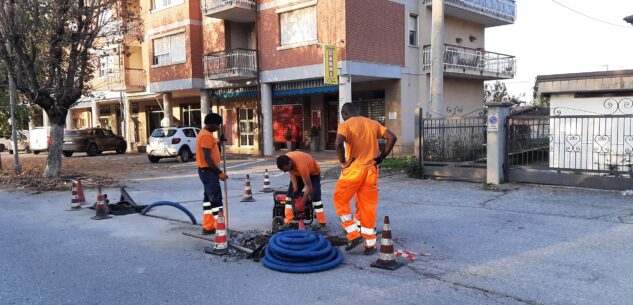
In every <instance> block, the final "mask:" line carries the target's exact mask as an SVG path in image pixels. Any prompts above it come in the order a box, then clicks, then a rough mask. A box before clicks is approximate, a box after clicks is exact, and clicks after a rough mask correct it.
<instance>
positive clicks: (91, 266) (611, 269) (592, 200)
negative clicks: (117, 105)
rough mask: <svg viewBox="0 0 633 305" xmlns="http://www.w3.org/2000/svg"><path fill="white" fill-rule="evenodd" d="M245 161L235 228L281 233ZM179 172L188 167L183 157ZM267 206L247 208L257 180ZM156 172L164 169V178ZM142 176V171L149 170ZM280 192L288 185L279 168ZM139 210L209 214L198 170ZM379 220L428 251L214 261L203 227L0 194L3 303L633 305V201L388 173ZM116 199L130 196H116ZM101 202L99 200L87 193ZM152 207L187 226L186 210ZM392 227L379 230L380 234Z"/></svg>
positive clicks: (235, 186) (152, 183)
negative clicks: (298, 265) (100, 216)
mask: <svg viewBox="0 0 633 305" xmlns="http://www.w3.org/2000/svg"><path fill="white" fill-rule="evenodd" d="M253 161H257V160H250V161H248V160H242V161H239V162H241V163H239V162H238V163H236V164H234V165H235V167H234V168H233V169H232V170H233V172H232V174H231V181H230V183H229V197H230V198H231V199H230V215H231V216H230V228H231V229H234V230H240V231H246V230H259V231H264V230H267V229H269V228H270V219H271V216H270V215H271V209H272V199H271V196H270V194H264V193H259V192H257V190H258V189H259V188H261V172H262V171H263V169H264V168H269V167H268V166H269V165H270V163H269V162H271V161H270V160H264V161H258V162H256V163H250V164H248V162H253ZM173 165H176V164H175V163H174V164H173ZM246 174H251V175H252V176H253V181H252V183H253V189H254V190H255V194H254V196H255V199H256V200H257V201H256V202H255V203H248V204H245V203H240V202H239V198H240V196H241V193H242V186H243V182H244V180H243V179H244V176H245V175H246ZM152 175H154V174H152ZM139 176H140V175H139ZM271 176H272V180H273V181H272V183H273V187H275V188H283V187H285V185H286V183H287V179H288V177H287V176H286V175H283V174H281V173H279V172H277V171H271ZM127 184H129V186H130V193H131V194H132V196H133V197H134V199H135V200H136V201H138V202H142V203H145V204H147V203H149V202H152V201H154V200H162V199H167V200H174V201H180V202H183V204H184V205H185V206H187V207H188V208H189V209H190V210H191V211H192V212H193V213H194V214H195V215H196V216H197V217H198V219H199V218H200V216H201V215H200V214H201V207H200V202H199V200H200V196H201V186H200V185H199V181H197V177H196V176H195V174H194V172H193V169H191V170H190V171H189V173H187V172H184V173H183V172H180V170H179V171H178V172H177V173H171V172H167V173H164V174H162V176H160V175H158V176H151V177H149V176H148V177H137V178H131V179H129V180H127ZM323 185H324V187H323V188H324V198H325V199H324V202H325V209H326V212H327V216H328V227H329V230H330V232H333V233H337V232H340V228H339V227H338V220H337V218H336V215H335V214H334V210H333V207H332V201H331V198H332V188H333V186H334V182H333V181H324V183H323ZM379 187H380V196H381V202H380V205H379V209H378V218H379V220H382V217H383V216H384V215H389V216H390V218H391V223H392V230H393V235H394V243H395V245H396V248H397V249H403V250H410V251H415V252H427V253H429V254H430V255H429V256H426V257H418V259H417V260H416V261H413V262H409V263H408V264H407V265H406V266H405V267H403V268H401V269H399V270H397V271H393V272H391V271H384V270H379V269H375V268H370V267H369V264H370V263H372V262H373V261H374V260H375V259H376V258H377V256H376V257H365V256H363V255H361V253H360V250H358V251H354V252H353V253H351V254H349V255H347V258H346V261H345V262H344V264H343V265H342V266H340V267H339V268H337V269H334V270H331V271H327V272H322V273H318V274H308V275H291V274H283V273H279V272H275V271H271V270H268V269H266V268H265V267H263V266H262V265H261V264H258V263H254V262H251V261H244V260H235V259H232V258H229V259H223V258H218V257H213V256H209V255H206V254H204V253H203V252H202V248H203V247H205V246H208V242H205V241H203V240H198V239H193V238H190V237H186V236H183V235H182V232H183V231H197V230H199V227H194V226H192V225H189V224H186V223H183V222H179V221H167V220H163V219H158V218H152V217H143V216H140V215H128V216H119V217H114V218H112V219H108V220H101V221H94V220H91V219H90V216H92V215H93V213H94V212H93V211H91V210H82V211H78V212H67V211H65V210H66V209H67V208H68V205H69V199H70V198H69V194H66V193H48V194H28V193H20V192H9V191H0V198H1V199H0V232H2V233H1V234H0V244H2V247H0V274H2V277H0V304H20V305H22V304H264V305H266V304H271V305H272V304H280V303H284V304H285V303H289V304H296V303H301V304H601V305H603V304H630V303H631V301H630V300H632V299H633V289H632V288H633V275H631V272H630V270H632V269H633V257H632V256H631V255H630V254H631V253H633V226H632V224H633V216H632V215H633V197H631V196H622V195H621V194H620V193H618V192H600V191H587V190H577V189H560V188H551V187H538V186H524V185H521V186H513V185H510V186H507V187H508V188H509V190H507V191H505V192H493V191H487V190H483V189H481V186H480V185H476V184H468V183H458V182H438V181H416V180H409V179H405V178H402V177H389V178H383V179H382V180H381V182H380V185H379ZM106 192H108V193H109V194H111V195H110V197H111V198H112V197H116V195H118V193H117V190H113V189H109V190H106ZM87 195H88V196H89V197H91V196H94V194H93V193H92V192H89V193H88V194H87ZM152 213H153V214H154V215H157V216H164V217H169V218H174V219H179V220H186V218H184V214H182V213H180V212H179V211H177V210H175V209H169V208H165V209H156V210H153V211H152ZM381 226H382V224H381V223H380V221H379V222H378V227H381Z"/></svg>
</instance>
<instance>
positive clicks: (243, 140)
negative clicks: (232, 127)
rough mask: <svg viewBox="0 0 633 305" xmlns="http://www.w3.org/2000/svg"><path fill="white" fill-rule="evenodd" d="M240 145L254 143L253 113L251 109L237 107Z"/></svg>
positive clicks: (251, 144)
mask: <svg viewBox="0 0 633 305" xmlns="http://www.w3.org/2000/svg"><path fill="white" fill-rule="evenodd" d="M238 120H239V125H238V126H239V129H238V132H239V137H240V146H253V145H254V140H255V136H254V131H255V115H254V111H253V109H248V108H240V109H238Z"/></svg>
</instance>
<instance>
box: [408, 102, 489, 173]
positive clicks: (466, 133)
mask: <svg viewBox="0 0 633 305" xmlns="http://www.w3.org/2000/svg"><path fill="white" fill-rule="evenodd" d="M462 112H463V108H462V107H461V106H457V107H449V108H447V111H446V113H447V114H448V116H447V117H442V118H433V117H431V116H430V115H429V114H426V115H425V116H422V115H421V116H420V118H419V120H420V121H419V128H420V130H419V134H420V137H421V139H420V142H419V143H420V145H421V147H420V148H419V150H420V151H421V152H422V156H423V160H424V167H423V168H424V175H425V176H432V177H439V178H449V179H456V180H472V181H485V179H486V134H487V129H486V116H485V111H484V109H477V110H475V111H471V112H469V113H466V114H464V115H462Z"/></svg>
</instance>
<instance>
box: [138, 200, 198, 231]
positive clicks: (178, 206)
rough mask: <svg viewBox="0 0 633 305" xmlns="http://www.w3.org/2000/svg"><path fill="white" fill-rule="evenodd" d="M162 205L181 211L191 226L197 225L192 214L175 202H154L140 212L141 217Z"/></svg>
mask: <svg viewBox="0 0 633 305" xmlns="http://www.w3.org/2000/svg"><path fill="white" fill-rule="evenodd" d="M163 205H167V206H170V207H174V208H177V209H179V210H181V211H183V213H185V214H187V216H189V219H191V223H192V224H194V225H196V224H198V223H197V222H196V218H195V217H193V214H191V212H189V210H187V208H185V207H183V206H182V205H180V204H177V203H175V202H171V201H156V202H154V203H152V204H150V205H148V206H147V207H146V208H144V209H143V211H142V212H141V215H145V214H146V213H147V212H149V210H151V209H152V208H154V207H159V206H163Z"/></svg>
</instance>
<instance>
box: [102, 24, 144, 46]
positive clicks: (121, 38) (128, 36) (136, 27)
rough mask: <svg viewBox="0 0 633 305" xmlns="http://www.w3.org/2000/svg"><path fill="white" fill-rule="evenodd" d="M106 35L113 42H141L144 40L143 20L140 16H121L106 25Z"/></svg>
mask: <svg viewBox="0 0 633 305" xmlns="http://www.w3.org/2000/svg"><path fill="white" fill-rule="evenodd" d="M105 31H106V33H105V34H106V35H105V37H106V38H107V39H108V40H109V41H110V42H111V43H126V44H140V43H141V42H143V35H144V27H143V20H141V19H138V18H119V19H116V20H114V21H112V22H111V23H109V24H108V25H107V26H106V27H105Z"/></svg>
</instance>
